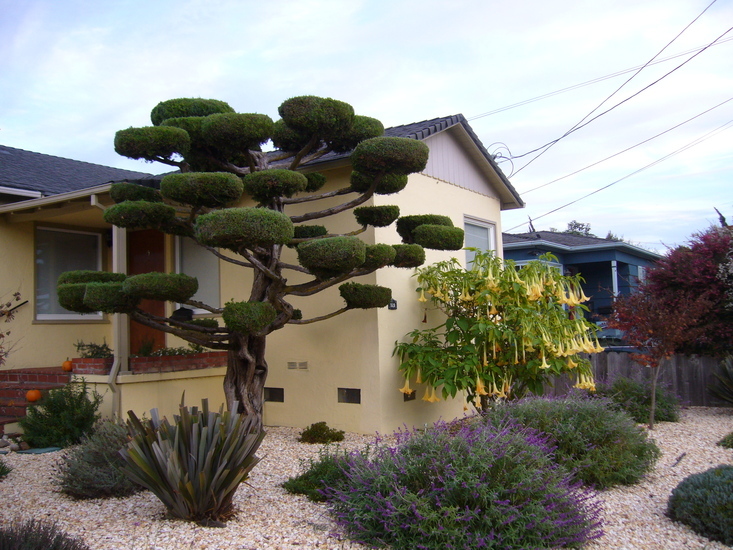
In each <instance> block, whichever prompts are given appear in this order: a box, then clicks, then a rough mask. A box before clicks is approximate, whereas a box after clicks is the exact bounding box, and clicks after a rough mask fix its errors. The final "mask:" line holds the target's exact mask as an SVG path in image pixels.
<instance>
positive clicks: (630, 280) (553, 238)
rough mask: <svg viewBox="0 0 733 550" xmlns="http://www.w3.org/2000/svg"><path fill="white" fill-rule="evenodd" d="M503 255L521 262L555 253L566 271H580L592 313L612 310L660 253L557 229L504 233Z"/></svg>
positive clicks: (559, 264) (507, 258) (568, 272)
mask: <svg viewBox="0 0 733 550" xmlns="http://www.w3.org/2000/svg"><path fill="white" fill-rule="evenodd" d="M503 240H504V259H505V260H514V261H515V262H516V263H517V264H518V265H522V264H524V263H527V262H528V261H530V260H535V259H537V257H538V256H541V255H542V254H546V253H547V252H550V253H552V254H553V255H555V256H556V257H557V265H558V267H559V268H561V269H562V270H563V272H564V273H566V274H571V275H575V274H577V273H579V274H580V275H581V276H582V277H583V279H585V283H583V290H584V291H585V294H586V295H587V296H588V297H589V298H590V301H589V302H587V303H586V304H585V305H587V306H588V309H590V312H591V314H597V315H601V316H603V315H608V314H610V313H611V307H612V304H613V297H614V296H618V295H620V294H630V293H631V292H632V291H633V290H634V289H635V288H636V287H637V286H638V285H639V281H642V280H644V273H645V270H646V269H647V268H648V267H650V266H652V265H653V264H654V263H655V262H656V261H657V260H658V259H659V258H660V257H661V256H659V254H655V253H654V252H650V251H649V250H644V249H643V248H639V247H637V246H634V245H632V244H629V243H626V242H623V241H614V240H610V239H599V238H598V237H585V236H580V235H572V234H568V233H557V232H554V231H534V232H532V233H520V234H509V233H504V234H503Z"/></svg>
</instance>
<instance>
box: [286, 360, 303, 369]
mask: <svg viewBox="0 0 733 550" xmlns="http://www.w3.org/2000/svg"><path fill="white" fill-rule="evenodd" d="M288 369H290V370H308V361H288Z"/></svg>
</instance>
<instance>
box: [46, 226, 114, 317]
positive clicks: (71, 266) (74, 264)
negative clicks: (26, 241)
mask: <svg viewBox="0 0 733 550" xmlns="http://www.w3.org/2000/svg"><path fill="white" fill-rule="evenodd" d="M101 269H102V235H101V234H99V233H89V232H86V231H73V230H70V229H55V228H49V227H37V228H36V319H38V320H39V321H63V320H78V319H101V318H102V314H101V313H89V314H81V313H75V312H73V311H69V310H68V309H64V308H62V307H61V306H60V305H59V300H58V296H57V294H56V281H57V280H58V278H59V275H61V274H62V273H63V272H64V271H76V270H92V271H100V270H101Z"/></svg>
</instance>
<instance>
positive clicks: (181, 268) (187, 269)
mask: <svg viewBox="0 0 733 550" xmlns="http://www.w3.org/2000/svg"><path fill="white" fill-rule="evenodd" d="M176 251H177V254H176V258H177V265H176V270H177V271H178V273H185V274H186V275H190V276H191V277H196V278H197V279H198V281H199V289H198V291H197V292H196V294H194V296H193V300H198V301H199V302H203V303H205V304H207V305H210V306H213V307H219V303H220V300H219V258H217V257H216V256H214V255H213V254H212V253H211V252H209V251H208V250H206V249H205V248H204V247H202V246H199V245H198V244H196V242H195V241H193V240H191V239H187V238H184V237H179V238H178V239H176ZM194 313H209V312H208V311H206V310H205V309H196V310H194Z"/></svg>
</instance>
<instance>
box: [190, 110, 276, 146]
mask: <svg viewBox="0 0 733 550" xmlns="http://www.w3.org/2000/svg"><path fill="white" fill-rule="evenodd" d="M272 130H273V122H272V119H271V118H270V117H269V116H267V115H260V114H257V113H214V114H213V115H209V116H207V117H206V118H205V119H204V120H202V121H201V135H202V137H203V139H204V142H205V143H206V144H207V145H209V146H210V147H213V148H215V149H218V150H219V151H220V152H221V153H223V154H227V153H228V154H231V155H236V154H237V153H240V152H241V151H247V150H250V149H252V150H259V147H260V145H262V144H263V143H265V142H266V141H267V140H268V139H270V136H271V135H272Z"/></svg>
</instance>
